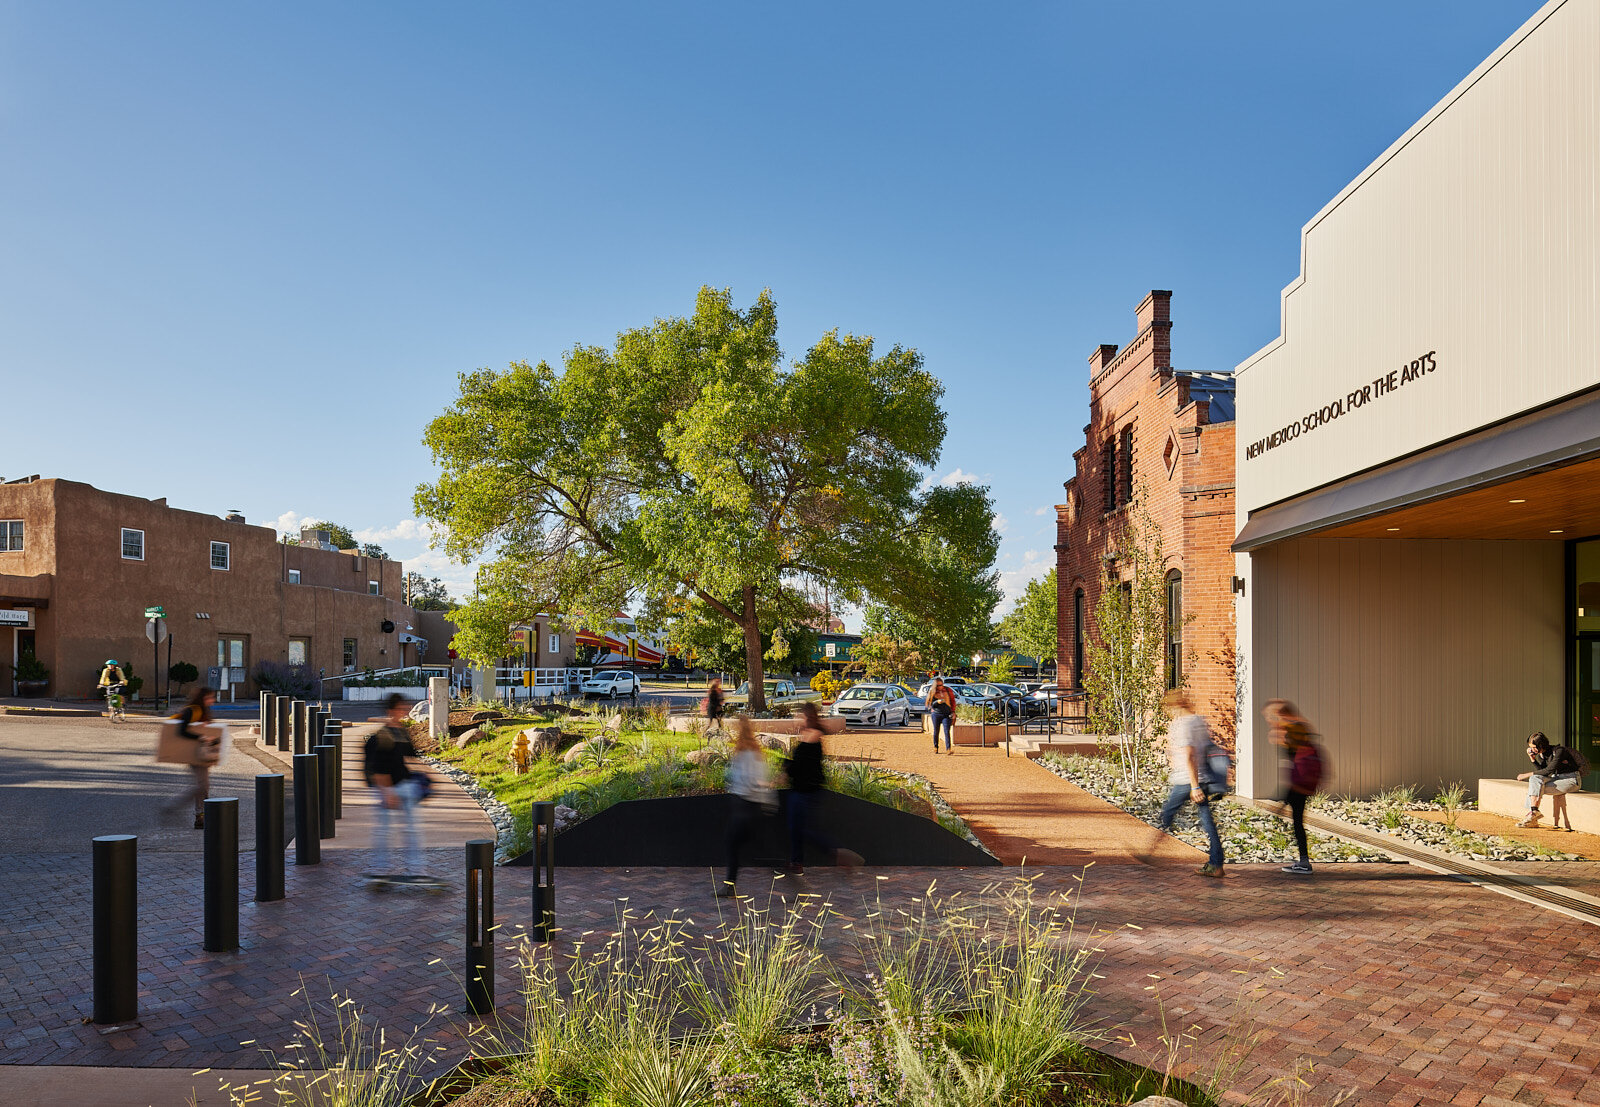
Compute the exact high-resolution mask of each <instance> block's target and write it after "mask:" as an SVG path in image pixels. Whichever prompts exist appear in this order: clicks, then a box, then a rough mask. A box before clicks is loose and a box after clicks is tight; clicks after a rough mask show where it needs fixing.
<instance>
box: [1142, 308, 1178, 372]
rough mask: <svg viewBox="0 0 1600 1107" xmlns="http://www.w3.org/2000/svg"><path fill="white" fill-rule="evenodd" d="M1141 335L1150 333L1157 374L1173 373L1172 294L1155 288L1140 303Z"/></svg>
mask: <svg viewBox="0 0 1600 1107" xmlns="http://www.w3.org/2000/svg"><path fill="white" fill-rule="evenodd" d="M1136 314H1137V316H1138V320H1139V333H1140V334H1143V333H1144V332H1145V331H1146V330H1149V331H1150V332H1151V333H1150V347H1151V366H1152V368H1153V369H1154V370H1155V372H1156V373H1170V372H1171V371H1172V293H1171V292H1170V291H1169V290H1167V289H1164V288H1153V289H1151V290H1150V295H1148V296H1146V297H1145V298H1144V299H1143V300H1142V301H1140V303H1139V307H1138V310H1137V312H1136Z"/></svg>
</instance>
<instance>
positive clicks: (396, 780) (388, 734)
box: [362, 692, 426, 880]
mask: <svg viewBox="0 0 1600 1107" xmlns="http://www.w3.org/2000/svg"><path fill="white" fill-rule="evenodd" d="M385 707H386V709H387V715H386V717H385V718H384V722H383V725H382V726H381V727H379V728H378V729H377V730H375V731H373V732H372V734H370V735H369V736H368V737H367V741H366V743H365V745H364V746H363V747H362V760H363V762H364V767H365V770H366V777H367V783H368V784H370V785H371V786H372V787H373V788H375V789H377V791H378V817H377V826H376V828H375V830H374V833H373V836H372V838H373V848H374V850H375V851H376V857H375V858H374V865H375V867H376V871H375V872H373V873H369V874H368V875H369V876H376V877H378V878H380V879H389V880H395V879H399V880H425V879H426V877H424V876H423V873H422V841H421V837H420V835H419V834H418V831H417V804H418V803H419V802H421V800H422V795H423V783H422V779H421V778H420V777H419V776H418V775H417V774H416V773H414V772H413V771H412V769H411V766H410V765H409V764H408V763H407V761H406V759H407V758H409V757H415V756H416V755H417V751H416V748H415V747H413V746H412V744H411V728H410V727H409V726H408V725H407V715H408V713H409V712H410V710H411V701H410V700H408V699H406V698H405V697H404V696H402V695H401V694H400V693H398V692H395V693H392V694H391V695H390V696H389V698H388V700H386V701H385ZM396 818H398V819H399V821H400V834H401V843H402V848H403V849H404V851H405V857H404V864H405V873H404V874H394V873H391V872H390V870H389V850H390V835H391V832H392V830H393V824H394V822H395V820H396Z"/></svg>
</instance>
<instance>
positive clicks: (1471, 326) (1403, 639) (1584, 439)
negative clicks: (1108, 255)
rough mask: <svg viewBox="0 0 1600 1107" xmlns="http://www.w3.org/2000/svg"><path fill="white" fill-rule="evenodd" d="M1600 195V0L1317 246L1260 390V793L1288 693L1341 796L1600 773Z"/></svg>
mask: <svg viewBox="0 0 1600 1107" xmlns="http://www.w3.org/2000/svg"><path fill="white" fill-rule="evenodd" d="M1597 197H1600V4H1597V3H1594V2H1593V0H1551V2H1550V3H1547V4H1545V6H1544V7H1543V8H1541V9H1540V10H1539V12H1538V13H1537V14H1536V15H1535V16H1533V18H1531V19H1529V20H1528V21H1527V23H1526V24H1524V25H1523V26H1522V27H1521V28H1520V29H1519V30H1518V31H1517V32H1516V34H1514V35H1512V36H1511V38H1510V39H1509V40H1507V41H1506V42H1505V43H1504V44H1503V45H1502V46H1501V47H1500V48H1499V49H1498V50H1496V51H1495V52H1494V54H1493V55H1491V56H1490V57H1489V58H1487V59H1486V60H1485V61H1484V62H1483V63H1482V64H1481V65H1479V66H1478V67H1477V68H1476V69H1474V70H1473V71H1472V72H1471V73H1470V74H1468V75H1467V77H1466V78H1465V79H1464V80H1462V81H1461V83H1460V84H1459V85H1457V86H1456V87H1455V89H1453V90H1452V91H1451V92H1450V93H1449V94H1448V95H1447V96H1445V97H1444V99H1443V100H1441V101H1440V102H1439V103H1438V104H1437V105H1435V106H1434V107H1433V109H1432V110H1430V111H1429V112H1428V113H1427V114H1426V115H1425V116H1423V117H1422V118H1421V119H1420V120H1418V121H1417V122H1416V124H1415V125H1413V126H1412V127H1411V128H1410V129H1409V130H1407V131H1406V132H1405V134H1403V135H1401V136H1400V137H1399V138H1398V139H1397V140H1396V141H1395V142H1394V144H1393V145H1391V146H1390V147H1389V148H1388V149H1387V150H1386V151H1384V153H1383V154H1382V155H1381V156H1380V157H1379V158H1378V159H1377V160H1376V161H1374V162H1373V163H1372V164H1371V165H1369V166H1368V167H1367V168H1366V169H1365V170H1364V171H1362V173H1361V174H1360V175H1359V176H1357V177H1356V179H1355V180H1353V181H1351V182H1350V184H1349V185H1347V186H1346V187H1345V188H1344V189H1343V190H1341V191H1340V192H1339V194H1338V195H1337V196H1335V197H1334V198H1333V199H1332V200H1331V201H1329V203H1328V204H1327V206H1326V207H1324V208H1323V209H1322V210H1321V211H1320V212H1318V213H1317V214H1316V215H1315V216H1314V217H1313V218H1312V219H1311V221H1310V222H1309V223H1307V224H1306V225H1305V227H1304V228H1303V230H1302V231H1301V262H1300V276H1299V278H1298V279H1296V280H1295V281H1294V282H1293V283H1292V284H1291V285H1289V287H1288V288H1286V289H1285V290H1284V292H1283V294H1282V301H1281V308H1280V310H1281V331H1280V335H1279V337H1278V338H1277V339H1276V340H1275V341H1273V342H1272V343H1271V344H1270V345H1268V346H1267V347H1265V348H1264V349H1262V350H1261V351H1259V352H1258V353H1256V354H1255V355H1254V356H1252V357H1251V358H1249V359H1248V360H1247V361H1245V362H1243V363H1242V364H1241V365H1240V366H1239V367H1238V369H1237V373H1236V376H1237V380H1238V399H1239V432H1238V451H1239V452H1238V455H1237V457H1238V484H1239V497H1238V525H1239V533H1238V537H1237V542H1236V546H1235V548H1236V549H1237V550H1238V552H1239V556H1238V559H1237V565H1238V568H1237V575H1238V576H1240V577H1241V578H1243V581H1244V584H1245V590H1244V592H1243V594H1242V595H1241V597H1240V599H1239V603H1238V612H1239V640H1240V645H1241V648H1242V649H1243V651H1244V653H1245V656H1246V679H1247V695H1248V698H1247V703H1246V706H1245V711H1244V714H1245V718H1244V720H1243V722H1244V723H1245V727H1244V735H1243V742H1242V746H1241V751H1240V752H1241V756H1240V758H1239V770H1240V788H1241V790H1242V791H1243V792H1245V793H1246V794H1248V795H1255V796H1265V795H1271V794H1273V793H1274V792H1276V790H1277V789H1278V787H1279V779H1278V774H1279V763H1278V754H1277V752H1276V751H1275V750H1274V749H1273V748H1272V747H1271V746H1270V745H1269V744H1268V742H1267V735H1266V732H1265V728H1264V724H1263V723H1262V721H1261V718H1260V710H1261V707H1262V705H1263V703H1264V702H1265V701H1266V700H1267V699H1269V698H1272V697H1284V698H1287V699H1289V700H1292V701H1294V702H1295V703H1296V705H1297V706H1298V707H1299V708H1300V709H1301V711H1302V712H1304V713H1305V714H1306V716H1307V717H1309V718H1310V719H1311V721H1312V723H1313V725H1314V726H1315V727H1316V729H1317V730H1318V731H1319V732H1320V733H1321V734H1322V736H1323V742H1324V744H1325V745H1326V747H1327V749H1328V751H1329V753H1330V761H1331V764H1332V769H1333V778H1332V782H1331V785H1330V786H1331V787H1332V788H1333V789H1334V790H1336V791H1338V792H1340V793H1351V794H1356V795H1366V794H1371V793H1373V792H1376V791H1379V790H1381V789H1385V788H1388V787H1392V786H1395V785H1402V784H1411V785H1417V786H1420V787H1421V788H1423V789H1425V790H1428V791H1431V790H1432V789H1435V788H1438V787H1440V786H1441V785H1442V784H1449V783H1451V782H1454V781H1460V782H1463V783H1465V784H1467V785H1468V787H1469V788H1471V787H1473V786H1475V785H1476V784H1477V782H1478V781H1479V780H1480V779H1481V778H1506V777H1511V776H1514V775H1515V774H1516V773H1518V772H1522V771H1526V770H1527V769H1528V763H1527V759H1526V757H1525V756H1524V754H1523V743H1524V741H1525V740H1526V738H1527V736H1528V735H1529V733H1530V732H1532V731H1535V730H1540V731H1543V732H1544V733H1545V734H1547V735H1548V736H1549V737H1550V738H1551V740H1552V741H1567V742H1571V743H1575V744H1576V745H1577V747H1578V748H1579V749H1581V750H1582V751H1584V752H1585V753H1586V754H1587V756H1588V757H1589V759H1590V761H1591V762H1592V763H1595V764H1600V748H1597V746H1596V736H1597V730H1600V537H1597V536H1600V267H1597V266H1596V261H1595V259H1596V258H1600V203H1597V201H1596V198H1597ZM1597 785H1600V780H1597V779H1596V778H1595V777H1594V776H1593V775H1591V776H1590V778H1589V779H1588V780H1587V781H1586V782H1585V788H1586V789H1594V788H1595V787H1596V786H1597ZM1547 811H1548V805H1547Z"/></svg>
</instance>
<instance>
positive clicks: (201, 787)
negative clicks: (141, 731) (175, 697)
mask: <svg viewBox="0 0 1600 1107" xmlns="http://www.w3.org/2000/svg"><path fill="white" fill-rule="evenodd" d="M216 702H217V694H216V692H215V691H213V690H212V689H210V688H196V689H195V690H194V692H192V693H191V694H190V696H189V702H188V703H187V704H185V705H184V706H183V708H182V709H181V710H180V711H179V712H178V713H177V715H175V716H173V719H174V721H175V722H176V723H177V724H178V737H180V738H187V739H189V740H190V741H193V742H195V743H197V748H196V750H195V752H194V757H193V760H191V761H190V762H189V771H190V772H191V773H193V774H194V780H193V782H192V783H191V784H190V785H189V787H187V788H185V789H184V790H183V791H182V792H179V793H178V795H177V797H176V798H175V799H173V800H172V802H171V803H170V804H169V805H168V806H169V807H170V808H173V809H176V808H179V807H182V806H183V804H184V802H185V801H187V800H193V801H194V828H195V829H196V830H203V829H205V825H206V798H207V797H208V796H209V795H210V794H211V766H213V765H215V764H216V763H217V761H218V759H219V757H220V754H221V748H222V738H221V735H220V734H219V733H218V728H217V726H216V725H215V724H213V723H212V721H211V708H212V707H213V706H215V704H216Z"/></svg>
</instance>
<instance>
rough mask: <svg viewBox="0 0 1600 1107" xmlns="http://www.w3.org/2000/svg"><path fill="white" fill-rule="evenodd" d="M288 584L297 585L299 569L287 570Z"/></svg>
mask: <svg viewBox="0 0 1600 1107" xmlns="http://www.w3.org/2000/svg"><path fill="white" fill-rule="evenodd" d="M289 583H290V584H299V583H300V570H299V569H290V570H289Z"/></svg>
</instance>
